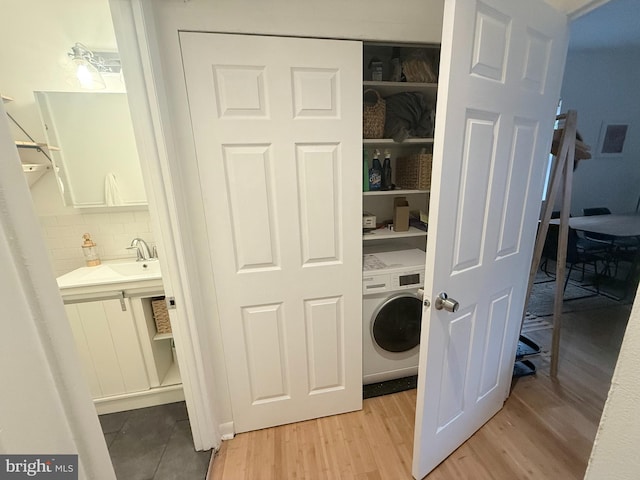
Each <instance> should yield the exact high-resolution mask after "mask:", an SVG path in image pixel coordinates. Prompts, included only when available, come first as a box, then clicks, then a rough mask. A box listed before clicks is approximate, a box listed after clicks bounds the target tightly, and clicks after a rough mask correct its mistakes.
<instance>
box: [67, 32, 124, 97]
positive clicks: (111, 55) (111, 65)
mask: <svg viewBox="0 0 640 480" xmlns="http://www.w3.org/2000/svg"><path fill="white" fill-rule="evenodd" d="M67 55H68V56H69V58H70V59H71V62H72V64H73V67H74V69H73V76H72V77H71V78H69V81H70V83H72V84H73V85H75V86H76V87H80V88H84V89H86V90H100V89H103V88H106V83H105V81H104V78H103V74H105V73H106V74H109V73H110V74H115V75H119V74H120V71H121V69H122V67H121V65H120V56H119V55H118V53H117V52H93V51H91V50H89V49H88V48H87V47H86V46H84V45H83V44H82V43H76V44H75V45H74V46H73V47H71V52H69V53H68V54H67Z"/></svg>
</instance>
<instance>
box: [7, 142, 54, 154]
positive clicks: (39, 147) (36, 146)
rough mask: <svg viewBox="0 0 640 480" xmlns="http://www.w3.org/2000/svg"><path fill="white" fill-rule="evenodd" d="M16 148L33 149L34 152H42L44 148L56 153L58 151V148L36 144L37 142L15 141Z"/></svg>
mask: <svg viewBox="0 0 640 480" xmlns="http://www.w3.org/2000/svg"><path fill="white" fill-rule="evenodd" d="M16 147H18V148H34V149H36V150H42V149H43V148H46V149H47V150H53V151H56V152H59V151H60V148H59V147H54V146H53V145H48V144H46V143H38V142H26V141H23V140H16Z"/></svg>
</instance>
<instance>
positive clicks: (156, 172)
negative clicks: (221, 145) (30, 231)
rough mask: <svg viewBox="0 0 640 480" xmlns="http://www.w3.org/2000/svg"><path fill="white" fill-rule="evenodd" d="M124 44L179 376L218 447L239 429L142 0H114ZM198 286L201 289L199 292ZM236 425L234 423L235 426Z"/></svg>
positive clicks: (192, 417)
mask: <svg viewBox="0 0 640 480" xmlns="http://www.w3.org/2000/svg"><path fill="white" fill-rule="evenodd" d="M109 4H110V7H111V15H112V18H113V24H114V29H115V33H116V39H117V42H118V50H119V53H120V57H121V61H122V65H123V70H124V71H125V72H126V82H127V92H128V95H129V108H130V109H131V117H132V120H133V127H134V132H135V136H136V143H137V145H138V153H139V157H140V163H141V167H142V172H143V177H144V180H145V188H146V190H147V197H148V200H149V212H150V215H151V221H152V223H153V226H154V231H156V232H159V235H158V236H157V237H158V238H157V240H158V242H157V243H158V245H159V250H160V255H159V259H160V264H161V268H162V281H163V284H164V290H165V295H166V296H167V297H174V298H175V299H176V308H175V310H170V318H171V324H172V327H173V337H174V340H175V342H176V350H177V355H178V363H179V364H180V376H181V378H182V386H183V389H184V395H185V401H186V404H187V411H188V413H189V422H190V424H191V432H192V435H193V441H194V445H195V448H196V449H197V450H208V449H211V448H214V449H217V448H218V447H219V445H220V440H221V438H223V437H228V436H229V435H232V433H233V432H232V431H220V428H219V423H218V421H217V420H216V417H217V415H216V402H215V396H214V379H213V372H212V370H211V367H210V366H211V365H212V364H213V363H212V362H213V359H212V356H211V349H209V348H207V346H208V340H209V338H208V334H207V332H205V331H202V330H203V329H202V328H199V325H201V323H200V322H198V321H197V320H196V319H197V318H198V317H197V315H198V313H197V311H196V305H197V303H198V300H197V298H196V295H197V293H198V292H199V290H198V287H197V285H196V286H194V287H193V288H192V285H194V283H195V282H194V281H193V277H192V276H191V272H190V271H189V268H188V266H189V265H193V263H194V259H193V258H190V257H189V255H188V253H187V252H188V251H189V250H188V249H186V248H185V247H184V243H183V242H184V240H185V239H184V238H182V236H181V233H182V232H189V231H190V230H189V229H188V228H185V226H184V225H183V222H182V219H183V218H184V215H183V216H181V215H180V210H179V198H178V197H179V195H180V192H177V191H176V190H175V189H174V181H173V179H174V177H173V175H175V174H176V172H174V171H172V170H173V169H172V168H171V163H170V161H169V156H170V153H169V152H172V151H174V149H173V142H172V139H171V134H170V128H169V127H167V126H165V124H164V123H165V120H166V119H167V118H168V115H167V114H166V111H167V110H166V105H164V104H163V97H162V95H161V94H160V93H159V92H162V91H163V83H162V78H163V76H162V74H161V73H159V72H155V71H154V70H153V68H152V65H160V64H161V62H160V60H159V58H160V56H159V52H158V51H157V45H158V43H157V42H156V41H155V39H154V37H155V31H154V29H153V27H152V26H150V25H148V24H147V23H145V14H144V11H143V10H144V6H143V1H142V0H110V1H109ZM193 293H196V295H193ZM231 428H232V427H231Z"/></svg>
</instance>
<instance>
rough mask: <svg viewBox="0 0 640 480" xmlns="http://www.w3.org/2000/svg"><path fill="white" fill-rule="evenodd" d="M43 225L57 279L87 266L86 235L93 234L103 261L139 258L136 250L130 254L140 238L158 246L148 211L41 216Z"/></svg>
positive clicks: (92, 236)
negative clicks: (133, 242) (84, 235)
mask: <svg viewBox="0 0 640 480" xmlns="http://www.w3.org/2000/svg"><path fill="white" fill-rule="evenodd" d="M40 225H41V226H42V233H43V236H44V240H45V243H46V244H47V249H48V251H49V258H50V259H51V264H52V266H53V271H54V274H55V275H56V276H60V275H62V274H64V273H67V272H70V271H71V270H75V269H76V268H79V267H84V266H85V263H84V255H83V253H82V235H83V234H84V233H90V234H91V238H92V239H93V241H94V242H96V244H97V249H98V253H99V254H100V258H101V259H102V260H114V259H119V258H136V253H135V250H127V247H128V246H129V245H131V240H133V239H134V238H136V237H140V238H142V239H143V240H145V241H146V242H147V243H148V244H149V247H151V246H152V245H153V244H154V243H155V242H154V239H153V234H152V233H151V225H150V220H149V212H148V211H147V210H144V211H134V212H118V213H80V214H74V215H52V216H41V217H40Z"/></svg>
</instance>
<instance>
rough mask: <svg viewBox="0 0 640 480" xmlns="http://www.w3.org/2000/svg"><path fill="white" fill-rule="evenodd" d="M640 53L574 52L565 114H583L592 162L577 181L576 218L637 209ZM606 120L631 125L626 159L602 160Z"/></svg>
mask: <svg viewBox="0 0 640 480" xmlns="http://www.w3.org/2000/svg"><path fill="white" fill-rule="evenodd" d="M638 79H640V48H626V49H602V50H592V51H578V52H575V51H571V50H570V51H569V54H568V56H567V65H566V68H565V74H564V82H563V85H562V110H563V111H565V112H566V111H567V110H569V109H573V110H576V111H577V112H578V131H579V132H580V133H581V134H582V136H583V138H584V141H585V142H586V143H587V144H588V145H590V146H591V148H592V155H593V158H592V159H590V160H585V161H583V162H580V165H579V166H578V168H577V169H576V171H575V174H574V177H573V192H572V202H571V213H572V214H573V215H581V214H582V209H583V208H585V207H599V206H606V207H609V209H610V210H611V211H612V212H613V213H625V212H631V211H633V210H635V207H636V202H637V200H638V196H640V108H638V105H640V89H639V88H638ZM604 121H614V122H619V121H625V122H631V126H630V128H629V130H628V132H627V138H626V143H625V147H624V151H623V155H622V156H620V157H619V158H602V157H599V156H598V153H597V146H598V139H599V135H600V130H601V125H602V122H604Z"/></svg>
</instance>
